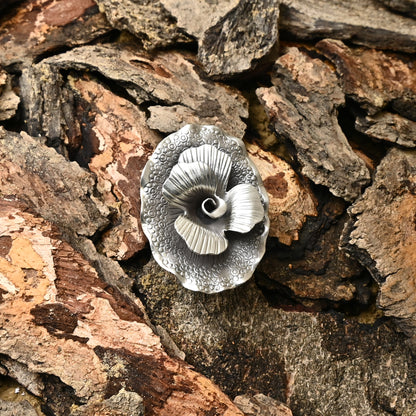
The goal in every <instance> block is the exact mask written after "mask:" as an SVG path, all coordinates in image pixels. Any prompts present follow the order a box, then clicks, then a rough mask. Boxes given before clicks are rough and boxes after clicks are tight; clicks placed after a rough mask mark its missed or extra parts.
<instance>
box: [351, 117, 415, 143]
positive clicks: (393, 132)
mask: <svg viewBox="0 0 416 416" xmlns="http://www.w3.org/2000/svg"><path fill="white" fill-rule="evenodd" d="M355 128H356V129H357V130H358V131H360V132H362V133H365V134H366V135H367V136H370V137H372V138H373V139H378V140H385V141H388V142H391V143H395V144H398V145H400V146H404V147H416V122H415V121H412V120H409V119H407V118H404V117H401V116H399V115H398V114H393V113H387V112H380V113H377V114H376V115H374V116H366V117H357V118H356V120H355Z"/></svg>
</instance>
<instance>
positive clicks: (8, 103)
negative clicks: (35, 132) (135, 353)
mask: <svg viewBox="0 0 416 416" xmlns="http://www.w3.org/2000/svg"><path fill="white" fill-rule="evenodd" d="M19 102H20V98H19V97H18V96H17V95H16V94H15V93H14V91H13V90H12V85H11V79H10V77H9V76H8V75H7V72H5V71H3V70H1V69H0V121H3V120H8V119H9V118H12V117H13V116H14V115H15V114H16V111H17V107H18V105H19Z"/></svg>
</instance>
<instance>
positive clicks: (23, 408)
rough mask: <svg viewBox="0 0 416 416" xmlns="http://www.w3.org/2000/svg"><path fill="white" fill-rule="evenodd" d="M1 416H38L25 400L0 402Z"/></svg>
mask: <svg viewBox="0 0 416 416" xmlns="http://www.w3.org/2000/svg"><path fill="white" fill-rule="evenodd" d="M0 413H1V416H19V415H24V416H38V413H37V412H36V409H35V408H34V407H33V406H32V405H31V404H30V403H29V402H28V401H26V400H23V401H21V402H7V401H5V400H0Z"/></svg>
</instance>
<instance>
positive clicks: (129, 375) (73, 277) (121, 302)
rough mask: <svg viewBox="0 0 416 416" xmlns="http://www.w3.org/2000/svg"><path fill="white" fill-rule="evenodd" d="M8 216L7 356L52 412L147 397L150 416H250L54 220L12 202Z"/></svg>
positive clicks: (116, 411) (88, 411) (132, 409)
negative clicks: (168, 349)
mask: <svg viewBox="0 0 416 416" xmlns="http://www.w3.org/2000/svg"><path fill="white" fill-rule="evenodd" d="M0 224H1V230H0V235H1V243H2V244H1V253H0V270H1V280H0V287H1V295H2V298H1V303H0V310H1V314H0V319H1V328H2V330H1V332H0V341H1V342H0V353H1V354H4V355H2V356H1V358H0V361H2V365H3V366H5V367H6V368H7V365H8V364H7V360H4V361H3V358H4V357H7V359H8V360H9V361H10V360H12V361H14V362H17V363H19V365H20V366H22V367H23V368H25V370H26V374H32V375H33V377H32V382H33V381H34V380H35V382H34V383H32V384H31V385H26V386H25V387H26V388H28V389H29V390H30V391H33V390H34V391H35V392H37V393H39V392H41V394H42V396H43V397H44V398H46V399H48V405H47V410H49V412H51V411H52V412H54V414H56V415H67V414H68V413H71V415H74V416H75V415H104V414H112V415H125V414H141V413H140V412H141V408H142V399H143V404H144V408H145V414H146V415H166V416H167V415H173V414H178V415H179V414H187V415H205V414H207V413H208V412H210V414H213V415H228V416H230V415H241V416H242V413H241V412H240V411H239V410H238V409H237V408H236V407H235V406H234V405H233V404H232V402H231V401H230V400H229V399H228V398H227V397H226V396H225V395H224V394H223V393H221V392H220V390H219V389H218V388H217V387H216V386H215V385H213V384H212V383H211V382H210V381H209V380H207V379H205V378H204V377H203V376H201V375H199V374H197V373H195V372H194V371H192V370H191V369H190V367H189V366H188V365H187V364H186V363H184V362H183V361H180V360H176V359H172V358H170V357H169V356H168V355H167V354H166V353H165V352H164V350H163V349H162V346H161V344H160V340H159V338H158V337H157V336H156V335H154V333H153V332H152V330H151V329H150V328H149V327H148V325H147V324H146V322H145V320H144V315H143V312H142V311H141V309H140V307H139V306H137V305H136V304H134V303H133V302H131V301H130V300H129V299H128V298H126V297H125V296H124V295H122V294H121V293H120V292H119V291H118V290H117V289H115V288H114V287H109V286H108V285H107V283H105V282H103V281H102V280H101V279H100V278H99V276H98V274H97V272H96V270H95V269H94V268H93V267H92V265H91V264H90V263H89V262H88V261H86V260H85V258H84V257H83V256H82V255H81V254H80V253H78V252H76V251H74V250H73V249H72V248H71V246H70V245H69V244H67V243H66V242H64V241H62V240H61V239H60V236H59V235H58V234H57V232H56V230H55V229H54V228H53V227H52V226H51V224H50V223H48V222H46V221H45V220H43V219H41V218H39V217H36V216H34V215H32V214H30V213H28V212H26V211H25V210H24V209H22V207H21V206H19V205H18V204H16V203H15V202H10V201H9V202H8V201H4V200H3V201H2V202H1V204H0ZM68 363H71V365H68ZM75 363H78V364H77V365H75ZM20 381H21V382H22V383H24V382H25V378H22V379H21V380H20ZM140 397H141V398H142V399H141V398H140ZM45 410H46V409H45Z"/></svg>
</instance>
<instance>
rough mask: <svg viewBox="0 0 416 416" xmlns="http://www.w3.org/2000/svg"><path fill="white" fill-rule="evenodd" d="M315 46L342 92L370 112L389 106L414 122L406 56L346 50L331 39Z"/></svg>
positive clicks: (415, 91)
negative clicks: (331, 66) (332, 67)
mask: <svg viewBox="0 0 416 416" xmlns="http://www.w3.org/2000/svg"><path fill="white" fill-rule="evenodd" d="M415 27H416V26H415ZM415 34H416V28H415ZM415 45H416V43H415ZM316 46H317V48H318V50H319V51H321V52H322V53H323V54H324V55H325V56H327V57H328V58H329V59H330V60H331V61H332V62H333V63H334V65H335V66H336V69H337V73H338V74H339V76H340V79H341V85H342V88H343V91H344V92H345V94H346V95H347V96H349V97H351V98H352V99H353V100H354V101H357V102H358V103H359V104H360V105H361V106H362V107H363V108H364V109H365V110H366V111H368V113H369V114H370V115H374V114H376V113H377V112H378V111H380V110H383V109H385V108H386V107H387V106H388V105H390V106H391V107H392V108H393V110H394V111H395V112H397V113H399V114H401V115H402V116H404V117H407V118H409V119H412V120H414V121H416V105H415V104H416V71H415V70H414V62H413V60H411V59H409V57H408V56H406V55H399V54H397V53H392V52H383V51H378V50H376V49H364V48H357V49H350V48H348V47H347V46H346V45H345V44H344V43H342V42H341V41H335V40H322V41H320V42H318V43H317V45H316Z"/></svg>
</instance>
